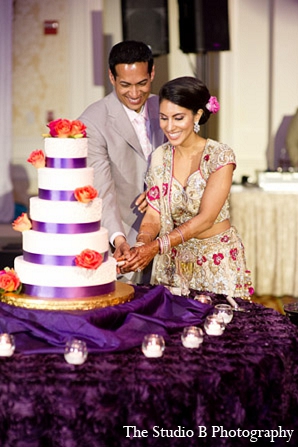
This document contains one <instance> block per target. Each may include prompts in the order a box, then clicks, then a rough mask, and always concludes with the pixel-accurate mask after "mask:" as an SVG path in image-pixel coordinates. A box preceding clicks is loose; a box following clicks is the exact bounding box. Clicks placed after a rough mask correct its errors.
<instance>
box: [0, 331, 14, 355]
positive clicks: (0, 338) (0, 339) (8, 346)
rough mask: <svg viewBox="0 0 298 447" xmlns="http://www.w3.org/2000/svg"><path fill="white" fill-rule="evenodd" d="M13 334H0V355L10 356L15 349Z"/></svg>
mask: <svg viewBox="0 0 298 447" xmlns="http://www.w3.org/2000/svg"><path fill="white" fill-rule="evenodd" d="M15 347H16V346H15V341H14V336H13V335H11V334H6V333H2V334H0V357H11V356H12V355H13V353H14V350H15Z"/></svg>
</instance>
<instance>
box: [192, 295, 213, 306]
mask: <svg viewBox="0 0 298 447" xmlns="http://www.w3.org/2000/svg"><path fill="white" fill-rule="evenodd" d="M194 300H195V301H199V302H200V303H203V304H209V305H210V306H211V304H212V299H211V298H210V296H207V295H195V297H194Z"/></svg>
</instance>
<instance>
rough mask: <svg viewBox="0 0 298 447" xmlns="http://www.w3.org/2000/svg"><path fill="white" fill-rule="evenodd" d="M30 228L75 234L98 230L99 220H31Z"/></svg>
mask: <svg viewBox="0 0 298 447" xmlns="http://www.w3.org/2000/svg"><path fill="white" fill-rule="evenodd" d="M31 223H32V230H35V231H40V232H41V233H58V234H77V233H92V232H93V231H98V230H100V221H96V222H88V223H55V222H38V221H37V220H32V221H31Z"/></svg>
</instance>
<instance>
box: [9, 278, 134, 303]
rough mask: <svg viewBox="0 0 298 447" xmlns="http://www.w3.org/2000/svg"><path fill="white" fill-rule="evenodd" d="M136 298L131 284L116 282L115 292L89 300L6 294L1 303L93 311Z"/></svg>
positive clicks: (92, 297)
mask: <svg viewBox="0 0 298 447" xmlns="http://www.w3.org/2000/svg"><path fill="white" fill-rule="evenodd" d="M133 297H134V288H133V287H132V286H131V285H130V284H126V283H123V282H120V281H116V289H115V291H114V292H111V293H108V294H106V295H100V296H91V297H88V298H75V299H65V298H59V299H57V298H53V299H52V298H38V297H34V296H29V295H25V294H19V295H17V294H14V293H5V294H3V295H1V297H0V301H2V302H3V303H6V304H10V305H11V306H16V307H24V308H26V309H40V310H91V309H99V308H103V307H108V306H116V305H117V304H123V303H126V302H128V301H131V300H132V299H133Z"/></svg>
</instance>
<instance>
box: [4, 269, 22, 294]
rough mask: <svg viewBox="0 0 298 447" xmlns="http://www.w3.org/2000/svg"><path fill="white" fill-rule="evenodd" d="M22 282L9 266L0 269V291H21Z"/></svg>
mask: <svg viewBox="0 0 298 447" xmlns="http://www.w3.org/2000/svg"><path fill="white" fill-rule="evenodd" d="M21 288H22V284H21V281H20V279H19V277H18V275H17V274H16V272H15V271H14V269H10V268H9V267H5V268H4V270H0V292H1V293H5V292H15V293H19V292H20V291H21Z"/></svg>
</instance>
